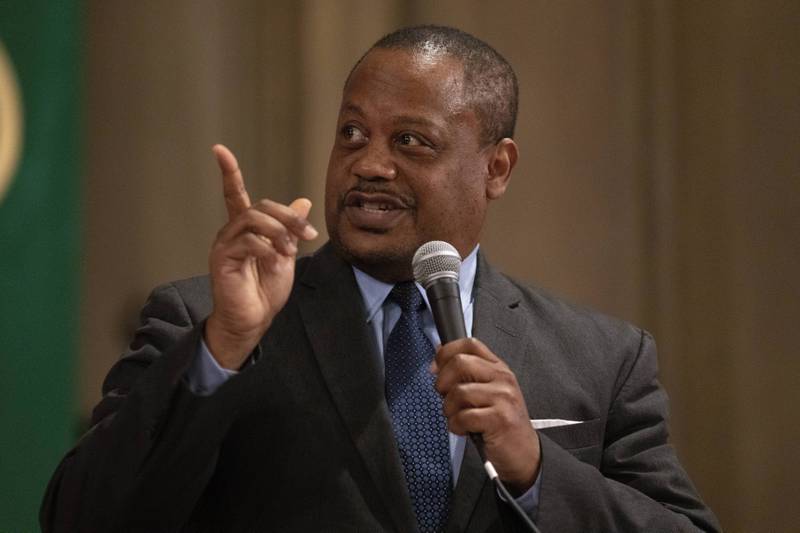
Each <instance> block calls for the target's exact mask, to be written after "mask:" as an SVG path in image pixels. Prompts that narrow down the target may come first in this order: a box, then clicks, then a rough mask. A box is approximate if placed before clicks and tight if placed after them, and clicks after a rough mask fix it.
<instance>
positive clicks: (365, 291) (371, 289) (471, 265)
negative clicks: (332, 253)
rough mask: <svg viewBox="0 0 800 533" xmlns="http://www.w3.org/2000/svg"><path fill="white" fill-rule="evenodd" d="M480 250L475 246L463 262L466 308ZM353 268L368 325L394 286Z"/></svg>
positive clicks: (460, 280) (461, 287)
mask: <svg viewBox="0 0 800 533" xmlns="http://www.w3.org/2000/svg"><path fill="white" fill-rule="evenodd" d="M478 248H480V245H477V246H475V248H474V249H473V250H472V251H471V252H470V253H469V255H468V256H467V257H465V258H464V260H463V261H461V269H460V272H459V275H458V288H459V291H460V292H461V305H462V306H463V307H464V308H466V307H467V306H468V305H469V304H470V303H471V302H472V286H473V285H474V284H475V272H476V271H477V268H478ZM352 268H353V273H354V274H355V276H356V283H358V289H359V290H360V291H361V298H363V300H364V307H365V308H366V310H367V323H370V322H372V321H373V319H374V318H375V315H376V314H377V313H378V311H380V310H381V308H382V306H383V301H384V300H386V297H387V296H389V293H390V292H391V291H392V288H393V287H394V284H392V283H384V282H383V281H380V280H377V279H375V278H373V277H372V276H370V275H369V274H367V273H365V272H363V271H361V270H359V269H357V268H356V267H352ZM416 285H417V289H419V291H420V293H422V297H423V298H424V299H425V305H427V306H428V309H430V305H429V304H428V295H427V294H425V290H424V289H423V288H422V286H421V285H420V284H419V283H417V284H416Z"/></svg>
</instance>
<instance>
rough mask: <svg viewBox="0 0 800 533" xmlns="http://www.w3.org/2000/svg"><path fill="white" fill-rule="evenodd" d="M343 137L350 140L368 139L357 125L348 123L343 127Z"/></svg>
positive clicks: (360, 140) (361, 140)
mask: <svg viewBox="0 0 800 533" xmlns="http://www.w3.org/2000/svg"><path fill="white" fill-rule="evenodd" d="M342 137H344V138H345V140H347V141H348V142H356V143H357V142H363V141H365V140H366V138H367V136H366V135H364V132H362V131H361V130H360V129H358V128H357V127H355V126H353V125H352V124H348V125H346V126H344V127H343V128H342Z"/></svg>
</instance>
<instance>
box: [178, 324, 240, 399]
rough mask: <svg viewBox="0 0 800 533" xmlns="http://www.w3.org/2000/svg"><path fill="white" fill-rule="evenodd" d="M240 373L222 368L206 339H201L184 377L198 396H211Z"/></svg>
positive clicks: (190, 388)
mask: <svg viewBox="0 0 800 533" xmlns="http://www.w3.org/2000/svg"><path fill="white" fill-rule="evenodd" d="M236 374H238V372H237V371H236V370H228V369H227V368H222V367H221V366H219V363H217V360H216V359H214V356H213V355H211V352H210V351H209V350H208V346H207V345H206V341H205V340H204V339H202V338H201V339H200V346H199V347H198V349H197V354H195V357H194V360H193V361H192V364H191V366H190V367H189V368H188V369H187V370H186V374H184V376H183V378H184V381H185V382H186V385H188V387H189V390H190V391H192V392H193V393H194V394H196V395H198V396H210V395H211V394H214V392H215V391H216V390H217V389H218V388H220V386H222V384H223V383H225V382H226V381H228V380H229V379H230V378H231V377H232V376H235V375H236Z"/></svg>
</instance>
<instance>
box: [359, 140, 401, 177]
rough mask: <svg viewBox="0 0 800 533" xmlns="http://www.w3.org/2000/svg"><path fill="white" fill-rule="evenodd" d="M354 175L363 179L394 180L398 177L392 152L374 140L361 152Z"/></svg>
mask: <svg viewBox="0 0 800 533" xmlns="http://www.w3.org/2000/svg"><path fill="white" fill-rule="evenodd" d="M353 174H355V175H356V176H358V177H359V178H361V179H365V180H373V179H384V180H393V179H395V178H396V177H397V167H396V166H395V164H394V159H393V157H392V153H391V150H390V149H389V148H388V147H387V146H386V145H385V144H384V143H381V142H376V141H375V140H372V141H371V142H369V143H368V144H367V145H366V146H365V147H364V148H362V149H361V150H360V153H359V154H358V159H357V160H356V162H355V163H354V164H353Z"/></svg>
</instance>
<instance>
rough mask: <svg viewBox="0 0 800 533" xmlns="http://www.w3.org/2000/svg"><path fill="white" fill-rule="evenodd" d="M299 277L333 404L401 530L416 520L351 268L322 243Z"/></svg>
mask: <svg viewBox="0 0 800 533" xmlns="http://www.w3.org/2000/svg"><path fill="white" fill-rule="evenodd" d="M310 261H311V262H310V264H309V266H308V268H307V269H306V270H305V272H304V273H303V274H302V276H301V279H300V280H299V286H298V306H299V309H300V313H301V315H302V317H303V322H304V324H305V327H306V331H307V333H308V338H309V339H310V341H311V346H312V348H313V351H314V356H315V357H316V360H317V363H318V365H319V368H320V371H321V374H322V376H323V379H324V380H325V383H326V385H327V388H328V390H329V391H330V394H331V398H332V399H333V403H334V405H335V406H336V408H337V410H338V412H339V415H340V416H341V417H342V419H343V421H344V423H345V426H346V427H347V430H348V432H349V433H350V436H351V437H352V439H353V443H354V444H355V447H356V448H357V450H358V452H359V454H360V455H361V458H362V460H363V461H364V465H365V466H366V469H367V471H368V472H369V474H370V476H371V478H372V481H373V483H374V484H375V487H377V490H378V492H379V493H380V494H381V496H382V497H383V500H384V503H385V504H386V507H387V510H388V512H389V514H390V516H391V517H392V520H393V521H394V523H395V526H396V528H397V530H398V531H415V530H416V520H415V518H414V514H413V511H412V508H411V499H410V497H409V495H408V489H407V488H406V485H405V481H404V479H405V478H404V474H403V469H402V466H401V464H400V457H399V454H398V453H397V447H396V444H395V441H394V437H393V435H394V434H393V431H392V425H391V419H390V416H389V411H388V408H387V407H386V401H385V396H384V390H383V371H382V368H381V366H380V364H379V361H378V357H377V354H376V353H375V348H376V347H375V341H374V339H373V338H372V336H371V335H370V332H369V330H368V327H367V325H366V313H365V311H364V306H363V302H362V298H361V294H360V292H359V290H358V286H357V284H356V281H355V277H354V275H353V271H352V269H351V268H350V266H349V265H348V264H347V263H345V262H344V261H343V260H341V259H340V258H339V257H338V256H336V254H335V253H334V252H333V250H332V249H331V246H330V244H328V245H326V246H325V247H323V248H322V249H321V250H320V251H319V252H318V253H317V254H316V255H315V256H314V257H313V258H311V260H310Z"/></svg>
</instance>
